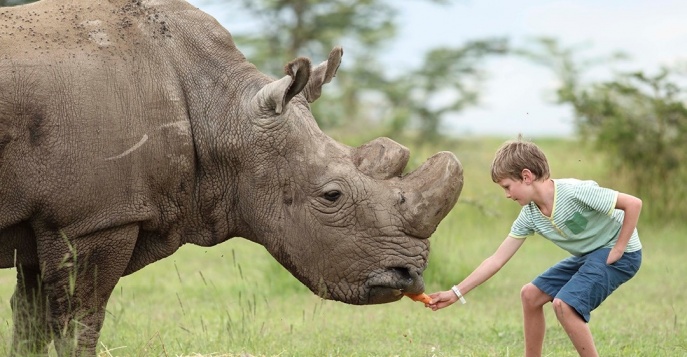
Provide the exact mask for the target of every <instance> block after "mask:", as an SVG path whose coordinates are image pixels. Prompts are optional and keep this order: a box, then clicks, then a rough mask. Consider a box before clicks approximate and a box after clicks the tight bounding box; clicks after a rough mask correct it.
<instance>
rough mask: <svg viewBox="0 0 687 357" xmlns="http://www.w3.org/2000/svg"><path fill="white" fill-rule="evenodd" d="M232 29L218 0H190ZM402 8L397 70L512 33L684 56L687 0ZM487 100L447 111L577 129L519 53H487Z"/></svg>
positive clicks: (647, 63) (515, 128) (549, 80)
mask: <svg viewBox="0 0 687 357" xmlns="http://www.w3.org/2000/svg"><path fill="white" fill-rule="evenodd" d="M190 2H191V3H192V4H194V5H195V6H198V7H200V8H201V9H202V10H204V11H206V12H208V13H209V14H211V15H213V16H214V17H215V18H217V20H219V21H220V22H221V23H223V24H224V26H225V27H226V28H227V29H228V30H229V31H232V26H231V24H228V23H227V20H228V16H224V15H222V13H221V12H220V13H218V10H217V9H218V7H217V6H210V5H206V4H205V5H204V4H203V0H191V1H190ZM393 3H394V4H396V6H398V7H399V8H400V9H401V18H400V21H399V23H400V24H401V32H400V34H399V36H398V39H397V42H396V43H395V44H394V46H393V47H392V49H391V51H390V52H389V55H388V58H385V61H386V62H387V63H388V66H389V67H391V68H395V69H398V70H402V69H403V68H410V67H411V66H416V65H418V64H419V63H420V62H421V59H422V57H423V54H424V53H425V52H426V51H427V50H428V49H430V48H433V47H438V46H461V45H462V44H464V43H465V42H466V41H468V40H474V39H478V38H484V37H508V38H510V40H511V43H513V44H516V45H519V44H522V43H524V42H525V41H526V40H527V39H528V38H532V37H539V36H548V37H554V38H557V39H559V40H560V42H561V43H562V44H563V45H564V46H570V45H585V44H586V45H588V46H589V47H588V49H587V50H585V51H584V53H583V54H584V55H585V56H591V55H595V54H598V55H602V54H610V53H611V52H614V51H618V50H621V51H623V52H625V53H627V54H628V55H630V56H631V60H630V61H629V62H628V63H629V66H628V69H643V70H649V71H655V70H657V69H658V68H659V67H660V66H661V65H666V64H675V63H677V62H680V61H682V62H687V21H686V20H685V18H686V17H687V1H685V0H651V1H649V0H606V1H598V0H560V1H555V0H552V1H542V0H459V1H454V3H453V4H452V5H450V6H439V5H434V4H431V3H429V2H427V1H419V0H416V1H410V0H402V1H394V2H393ZM487 71H488V73H489V76H490V77H489V80H488V82H487V83H486V86H485V90H484V93H483V98H482V104H481V106H480V107H479V108H473V109H469V110H466V111H464V112H461V113H460V114H458V115H455V116H451V117H450V118H447V124H448V126H450V128H451V130H453V131H454V132H455V133H457V134H461V135H468V134H478V135H479V134H489V135H494V134H495V135H503V136H515V135H517V134H518V133H522V134H524V135H525V136H526V137H535V136H566V135H571V134H572V133H573V126H572V114H571V111H570V109H568V108H565V107H561V106H555V105H552V104H549V102H548V101H547V99H546V98H547V96H548V97H549V98H550V97H551V95H552V94H551V90H552V89H553V88H555V87H556V83H555V78H554V77H553V75H552V74H551V73H550V72H549V71H548V70H546V69H544V68H541V67H537V66H534V65H532V64H529V63H527V62H525V61H524V60H520V59H516V58H501V59H498V60H493V61H489V63H488V67H487Z"/></svg>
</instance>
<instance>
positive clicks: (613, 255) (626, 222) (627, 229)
mask: <svg viewBox="0 0 687 357" xmlns="http://www.w3.org/2000/svg"><path fill="white" fill-rule="evenodd" d="M615 208H617V209H621V210H623V211H625V217H624V218H623V225H622V227H621V228H620V233H618V241H617V242H616V243H615V246H613V249H611V252H610V253H609V254H608V259H607V260H606V264H613V263H615V262H616V261H618V259H620V258H621V257H622V256H623V252H625V248H627V242H629V241H630V238H631V237H632V232H634V230H635V228H637V222H638V221H639V213H640V212H641V211H642V200H640V199H639V198H637V197H635V196H632V195H628V194H625V193H622V192H619V193H618V199H617V200H616V202H615Z"/></svg>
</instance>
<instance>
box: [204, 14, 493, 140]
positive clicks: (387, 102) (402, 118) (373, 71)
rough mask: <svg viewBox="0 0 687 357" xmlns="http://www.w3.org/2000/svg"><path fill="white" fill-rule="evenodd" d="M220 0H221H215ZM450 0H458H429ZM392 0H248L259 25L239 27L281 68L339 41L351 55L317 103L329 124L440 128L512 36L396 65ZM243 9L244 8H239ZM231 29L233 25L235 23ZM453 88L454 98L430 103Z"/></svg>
mask: <svg viewBox="0 0 687 357" xmlns="http://www.w3.org/2000/svg"><path fill="white" fill-rule="evenodd" d="M215 1H219V0H215ZM425 1H430V2H433V3H436V4H440V5H441V4H447V3H450V2H451V0H425ZM392 4H393V3H392V2H389V1H384V0H242V1H241V2H240V6H241V9H240V10H239V11H238V13H243V14H245V13H248V14H250V17H251V18H254V19H256V20H255V21H256V22H257V23H256V28H259V29H260V30H259V31H256V32H249V33H248V32H244V33H235V32H232V34H233V35H234V38H235V41H236V42H237V44H238V46H239V47H240V48H241V50H242V51H244V53H245V54H246V56H247V57H248V58H250V60H251V62H253V63H255V64H256V65H257V66H258V67H259V68H261V69H263V70H265V71H267V72H269V73H271V74H273V75H275V76H280V75H282V73H283V70H282V68H283V65H284V63H286V62H287V61H290V60H291V59H293V58H295V57H297V56H307V57H310V58H313V59H317V58H322V59H324V58H326V57H327V54H328V52H329V51H330V50H331V49H332V48H333V47H334V46H337V45H342V46H343V47H344V60H343V64H342V66H341V68H340V69H339V75H338V76H337V80H336V81H334V82H332V84H331V85H329V86H328V88H327V91H326V92H325V93H323V96H322V98H321V99H320V100H318V101H317V102H316V103H314V104H313V111H314V112H315V117H316V118H318V120H319V121H320V125H321V126H323V127H340V126H342V125H344V124H346V126H356V127H360V126H363V125H367V126H369V125H370V124H379V125H389V127H388V129H386V130H385V131H387V132H388V134H389V135H392V136H393V135H400V134H401V133H403V132H405V131H407V130H408V129H416V130H418V131H419V133H420V134H421V135H423V136H426V138H430V137H434V136H437V135H438V133H439V132H440V127H441V120H442V118H443V116H444V115H445V114H446V113H448V112H455V111H460V110H462V109H463V108H465V107H466V106H469V105H473V104H475V103H477V101H478V97H479V90H478V88H479V84H478V82H480V81H481V80H482V79H483V77H484V76H483V72H482V71H480V70H479V67H480V65H481V62H482V61H481V60H482V59H483V58H484V57H485V56H486V55H488V54H494V53H504V52H505V45H504V44H505V41H503V40H500V39H499V40H484V41H474V42H470V43H468V44H466V45H465V46H462V47H459V48H442V49H434V50H432V51H430V52H429V53H427V54H426V55H425V61H424V63H422V64H421V66H420V67H419V68H418V69H409V70H406V71H404V72H401V73H395V74H394V73H390V71H389V70H388V68H386V66H385V65H384V64H383V63H380V61H379V58H381V57H382V56H381V55H380V54H381V53H382V51H384V50H385V49H386V45H388V44H390V43H391V41H393V40H394V38H395V36H396V34H397V29H398V24H397V22H396V21H397V20H396V18H397V9H396V8H395V7H393V6H392ZM237 16H238V15H237ZM229 30H230V31H231V29H229ZM441 96H445V97H448V98H449V99H448V102H447V103H443V102H442V104H441V105H439V106H434V107H433V106H430V105H429V104H428V101H430V100H431V99H433V98H436V97H441Z"/></svg>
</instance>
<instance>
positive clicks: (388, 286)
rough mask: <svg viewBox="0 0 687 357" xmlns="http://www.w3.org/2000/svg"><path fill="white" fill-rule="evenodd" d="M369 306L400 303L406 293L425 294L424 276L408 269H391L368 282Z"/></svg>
mask: <svg viewBox="0 0 687 357" xmlns="http://www.w3.org/2000/svg"><path fill="white" fill-rule="evenodd" d="M368 286H369V287H370V288H369V290H368V291H369V293H368V297H367V304H384V303H388V302H394V301H398V300H400V299H401V298H403V294H404V293H408V294H419V293H422V292H424V290H425V283H424V280H423V279H422V275H421V274H420V273H418V272H416V271H415V270H410V269H407V268H398V267H395V268H389V269H387V270H385V271H383V272H382V273H380V274H377V275H375V276H374V277H372V278H370V279H369V280H368Z"/></svg>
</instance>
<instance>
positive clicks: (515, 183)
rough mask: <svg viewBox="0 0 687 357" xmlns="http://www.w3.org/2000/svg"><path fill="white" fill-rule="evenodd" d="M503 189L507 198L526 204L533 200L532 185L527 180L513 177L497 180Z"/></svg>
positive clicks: (522, 204) (521, 204)
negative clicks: (531, 195)
mask: <svg viewBox="0 0 687 357" xmlns="http://www.w3.org/2000/svg"><path fill="white" fill-rule="evenodd" d="M497 183H498V185H499V186H501V188H503V191H504V192H505V193H506V198H510V199H511V200H513V201H515V202H517V203H519V204H520V206H524V205H526V204H528V203H530V202H531V201H532V199H531V198H530V191H531V190H530V189H529V188H530V185H528V184H527V183H526V182H525V180H514V179H511V178H505V179H501V180H500V181H499V182H497Z"/></svg>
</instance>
